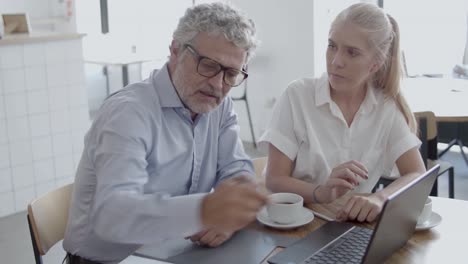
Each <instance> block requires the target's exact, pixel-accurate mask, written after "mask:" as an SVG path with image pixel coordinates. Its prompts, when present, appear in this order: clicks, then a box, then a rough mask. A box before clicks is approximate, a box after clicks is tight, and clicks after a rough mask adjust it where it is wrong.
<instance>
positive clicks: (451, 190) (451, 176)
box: [448, 167, 455, 199]
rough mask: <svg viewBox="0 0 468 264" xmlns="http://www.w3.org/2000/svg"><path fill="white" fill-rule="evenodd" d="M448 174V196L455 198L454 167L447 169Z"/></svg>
mask: <svg viewBox="0 0 468 264" xmlns="http://www.w3.org/2000/svg"><path fill="white" fill-rule="evenodd" d="M448 174H449V198H452V199H454V198H455V188H454V184H455V178H454V176H455V172H454V168H453V167H452V168H450V169H449V171H448Z"/></svg>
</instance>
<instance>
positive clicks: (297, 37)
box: [197, 0, 314, 141]
mask: <svg viewBox="0 0 468 264" xmlns="http://www.w3.org/2000/svg"><path fill="white" fill-rule="evenodd" d="M197 2H198V1H197ZM231 2H232V3H233V4H234V5H235V6H237V7H238V8H240V9H242V10H243V11H244V12H246V13H247V15H248V16H249V17H251V18H252V19H253V20H254V22H255V24H256V26H257V30H258V37H259V39H260V40H261V45H260V47H259V48H258V49H257V53H256V56H255V57H254V58H253V59H252V61H251V62H250V64H249V74H250V75H249V80H248V96H249V104H250V106H251V112H252V113H251V114H252V119H253V123H254V130H255V136H256V139H257V140H258V139H259V138H260V136H261V134H262V133H263V131H264V128H265V126H266V124H267V122H268V119H269V117H270V114H271V111H272V108H273V104H274V102H275V101H276V100H277V99H278V97H279V96H280V95H281V93H282V92H283V91H284V89H285V88H286V87H287V85H288V83H290V82H291V81H293V80H295V79H297V78H300V77H303V76H312V75H313V74H314V37H313V36H314V28H313V24H314V21H313V15H312V14H313V12H314V1H309V0H295V1H294V2H293V4H292V2H291V1H281V0H275V1H272V0H256V1H248V0H234V1H231ZM239 89H241V88H240V87H239ZM239 89H238V88H233V90H232V94H233V95H237V94H238V93H239V91H236V90H239ZM235 107H236V111H237V113H238V114H239V120H240V126H241V138H242V139H243V140H245V141H251V136H250V130H249V123H248V119H247V114H246V112H245V106H244V104H243V103H242V102H238V103H236V105H235Z"/></svg>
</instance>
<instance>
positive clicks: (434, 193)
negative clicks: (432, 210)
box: [429, 178, 439, 196]
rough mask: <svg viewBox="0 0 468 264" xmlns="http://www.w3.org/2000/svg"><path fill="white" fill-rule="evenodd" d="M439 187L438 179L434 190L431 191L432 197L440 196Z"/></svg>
mask: <svg viewBox="0 0 468 264" xmlns="http://www.w3.org/2000/svg"><path fill="white" fill-rule="evenodd" d="M438 187H439V184H438V182H437V178H436V180H435V182H434V185H432V190H431V194H429V195H430V196H439V194H438Z"/></svg>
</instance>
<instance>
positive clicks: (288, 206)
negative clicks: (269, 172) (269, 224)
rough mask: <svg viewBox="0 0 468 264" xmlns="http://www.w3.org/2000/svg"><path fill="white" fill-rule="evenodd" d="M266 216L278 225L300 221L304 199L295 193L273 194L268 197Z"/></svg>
mask: <svg viewBox="0 0 468 264" xmlns="http://www.w3.org/2000/svg"><path fill="white" fill-rule="evenodd" d="M269 198H270V201H269V203H268V204H267V206H266V207H267V212H268V216H269V217H270V219H271V220H273V221H274V222H276V223H279V224H290V223H293V222H295V221H297V220H299V219H300V217H301V211H302V207H303V204H304V198H302V196H300V195H298V194H295V193H274V194H271V195H270V196H269Z"/></svg>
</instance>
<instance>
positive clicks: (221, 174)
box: [215, 98, 255, 186]
mask: <svg viewBox="0 0 468 264" xmlns="http://www.w3.org/2000/svg"><path fill="white" fill-rule="evenodd" d="M222 107H223V111H222V116H221V119H220V120H221V123H220V131H219V136H218V164H217V168H218V169H217V177H216V184H215V186H216V185H218V184H219V183H220V182H221V181H222V180H225V179H227V178H231V177H236V176H240V175H246V176H249V177H252V178H254V177H255V173H254V170H253V164H252V161H251V160H250V158H249V156H247V154H245V152H244V147H243V145H242V141H241V140H240V137H239V125H238V122H237V114H236V113H235V112H234V110H233V104H232V99H231V98H226V99H225V102H224V103H223V105H222Z"/></svg>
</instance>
